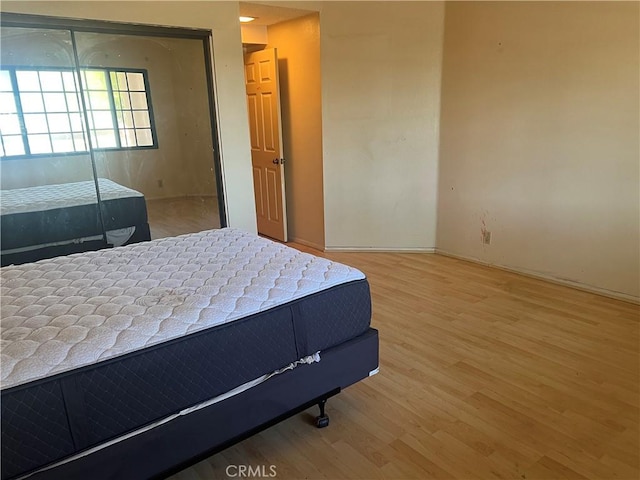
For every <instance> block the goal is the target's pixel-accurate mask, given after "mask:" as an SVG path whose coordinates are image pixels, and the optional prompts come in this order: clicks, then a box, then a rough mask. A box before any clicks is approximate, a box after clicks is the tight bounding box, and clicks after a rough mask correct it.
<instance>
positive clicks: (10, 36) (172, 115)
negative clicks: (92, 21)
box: [0, 28, 216, 198]
mask: <svg viewBox="0 0 640 480" xmlns="http://www.w3.org/2000/svg"><path fill="white" fill-rule="evenodd" d="M52 35H53V36H54V37H56V38H59V41H57V42H53V41H51V37H52ZM2 38H3V43H2V50H1V51H0V53H1V58H2V60H1V61H2V63H3V64H7V65H14V66H18V65H19V66H45V67H52V66H65V67H71V66H72V65H73V64H74V63H75V62H74V61H73V54H72V53H71V45H70V42H69V39H70V34H69V33H68V32H64V31H47V32H46V37H43V33H42V31H37V30H32V29H26V30H25V29H13V28H5V29H3V30H2ZM65 39H66V40H67V41H66V42H65V41H64V40H65ZM76 41H77V45H78V56H79V60H80V65H81V66H95V67H114V68H144V69H145V70H147V74H148V79H149V87H150V93H151V100H152V105H153V113H154V118H155V126H156V135H157V138H158V148H157V149H145V150H118V151H97V152H96V154H95V158H96V166H97V172H98V176H100V177H104V178H110V179H112V180H114V181H116V182H118V183H120V184H122V185H125V186H128V187H130V188H134V189H136V190H139V191H141V192H142V193H144V194H145V196H146V197H147V198H162V197H179V196H188V195H215V193H216V188H215V175H214V173H213V154H212V151H213V146H212V137H211V129H210V119H209V108H208V97H207V84H206V76H205V66H204V58H203V48H202V42H200V41H199V40H192V39H173V38H159V37H139V36H135V37H133V36H126V35H110V34H94V33H85V32H79V33H77V34H76ZM92 177H93V175H92V171H91V163H90V158H89V156H88V155H81V156H79V155H68V156H56V157H49V158H34V159H29V160H14V161H6V162H3V164H2V182H1V184H2V188H21V187H28V186H34V185H43V184H53V183H65V182H71V181H78V180H86V179H90V178H92ZM159 182H161V183H162V185H163V186H162V187H160V186H159Z"/></svg>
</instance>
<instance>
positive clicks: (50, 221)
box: [0, 178, 148, 251]
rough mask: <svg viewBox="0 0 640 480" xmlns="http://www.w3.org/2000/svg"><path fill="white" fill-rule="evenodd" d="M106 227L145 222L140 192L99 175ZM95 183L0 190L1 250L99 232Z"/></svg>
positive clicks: (100, 226)
mask: <svg viewBox="0 0 640 480" xmlns="http://www.w3.org/2000/svg"><path fill="white" fill-rule="evenodd" d="M98 183H99V186H100V199H101V205H102V212H101V213H102V218H103V221H104V227H105V230H107V231H110V230H119V229H123V228H126V227H132V226H140V228H144V226H147V228H148V224H147V221H148V219H147V208H146V202H145V199H144V196H143V195H142V193H140V192H138V191H136V190H132V189H130V188H127V187H124V186H122V185H119V184H117V183H115V182H112V181H111V180H108V179H104V178H100V179H98ZM99 213H100V212H99V211H98V203H97V195H96V190H95V184H94V182H93V181H86V182H73V183H66V184H61V185H43V186H38V187H28V188H17V189H12V190H2V191H0V222H1V225H0V236H1V238H0V241H1V244H2V249H3V251H9V250H14V249H24V248H25V247H30V246H40V245H46V244H51V243H59V242H68V241H71V240H76V241H77V240H79V239H84V238H88V237H92V236H95V235H100V234H102V225H101V223H100V216H99Z"/></svg>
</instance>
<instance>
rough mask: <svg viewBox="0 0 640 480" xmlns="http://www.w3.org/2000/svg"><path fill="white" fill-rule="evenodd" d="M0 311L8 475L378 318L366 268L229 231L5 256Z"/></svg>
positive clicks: (210, 393)
mask: <svg viewBox="0 0 640 480" xmlns="http://www.w3.org/2000/svg"><path fill="white" fill-rule="evenodd" d="M0 308H1V310H0V312H1V322H2V340H1V341H2V344H1V347H2V358H1V360H2V364H1V368H0V370H1V372H0V378H1V381H2V418H3V425H2V458H3V464H2V478H3V479H4V478H11V477H14V476H18V475H21V474H23V473H26V472H29V471H30V470H33V469H34V468H37V467H39V466H42V465H45V464H48V463H51V462H55V461H58V460H60V459H62V458H64V457H66V456H69V455H72V454H74V453H77V452H79V451H82V450H83V449H86V448H89V447H92V446H94V445H97V444H100V443H101V442H105V441H107V440H109V439H112V438H115V437H117V436H118V435H122V434H125V433H127V432H130V431H133V430H135V429H137V428H140V427H141V426H144V425H147V424H150V423H152V422H154V421H157V420H158V419H161V418H163V417H164V416H166V415H170V414H171V413H174V412H176V411H180V410H181V409H184V408H186V407H189V406H191V405H196V404H197V403H199V402H202V401H203V400H206V399H208V398H213V397H215V396H217V395H220V394H222V393H224V392H226V391H228V390H231V389H233V388H236V387H237V386H239V385H242V384H244V383H246V382H248V381H250V380H253V379H255V378H257V377H259V376H260V375H264V374H267V373H270V372H272V371H274V370H277V369H278V368H281V367H283V366H285V365H288V364H290V363H291V362H295V361H296V360H298V359H300V358H302V357H305V356H307V355H312V354H313V353H315V352H317V351H322V350H324V349H326V348H330V347H331V346H334V345H339V344H340V343H342V342H344V341H347V340H349V339H351V338H355V337H357V336H358V335H361V334H362V333H364V332H365V331H367V329H368V328H369V324H370V319H371V303H370V296H369V287H368V284H367V281H366V278H365V277H364V275H363V274H362V272H360V271H358V270H356V269H354V268H351V267H348V266H345V265H342V264H339V263H335V262H331V261H329V260H326V259H322V258H319V257H315V256H312V255H309V254H305V253H301V252H299V251H297V250H294V249H291V248H289V247H286V246H284V245H281V244H277V243H275V242H272V241H269V240H266V239H262V238H260V237H257V236H255V235H251V234H247V233H244V232H242V231H239V230H236V229H230V228H227V229H221V230H212V231H207V232H201V233H197V234H189V235H183V236H181V237H175V238H167V239H160V240H154V241H151V242H145V243H142V244H136V245H129V246H125V247H120V248H116V249H112V250H103V251H101V252H89V253H84V254H77V255H72V256H69V257H65V258H56V259H52V260H45V261H40V262H37V263H33V264H26V265H19V266H11V267H5V268H3V269H2V303H1V306H0ZM18 445H19V447H18Z"/></svg>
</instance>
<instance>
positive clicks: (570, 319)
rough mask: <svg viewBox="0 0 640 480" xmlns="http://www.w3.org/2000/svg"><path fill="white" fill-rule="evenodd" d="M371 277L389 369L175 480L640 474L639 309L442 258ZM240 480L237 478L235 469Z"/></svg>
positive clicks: (373, 272) (397, 257) (383, 264)
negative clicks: (249, 474)
mask: <svg viewBox="0 0 640 480" xmlns="http://www.w3.org/2000/svg"><path fill="white" fill-rule="evenodd" d="M292 246H294V247H296V248H300V249H302V250H306V251H310V252H312V253H316V254H318V255H321V256H326V257H327V258H330V259H332V260H336V261H340V262H343V263H348V264H350V265H353V266H355V267H357V268H360V269H361V270H362V271H364V272H365V273H366V274H367V276H368V278H369V282H370V284H371V291H372V300H373V320H372V325H373V326H374V327H375V328H377V329H379V331H380V373H379V374H378V375H376V376H374V377H371V378H368V379H366V380H364V381H362V382H359V383H358V384H356V385H354V386H352V387H350V388H348V389H346V390H344V391H343V392H342V393H341V394H340V395H338V396H337V397H334V398H332V399H330V400H329V402H328V404H327V408H328V410H327V413H328V414H329V415H330V417H331V425H330V426H329V427H328V428H325V429H320V430H319V429H316V428H315V427H314V426H312V425H311V422H312V420H313V418H314V417H315V415H317V411H316V409H309V410H308V411H307V412H305V413H303V414H300V415H296V416H294V417H292V418H290V419H289V420H286V421H284V422H283V423H281V424H278V425H276V426H274V427H272V428H270V429H268V430H266V431H264V432H263V433H261V434H259V435H256V436H254V437H251V438H250V439H248V440H246V441H244V442H242V443H240V444H238V445H236V446H234V447H232V448H230V449H228V450H225V451H224V452H222V453H220V454H218V455H215V456H212V457H210V458H209V459H207V460H205V461H202V462H200V463H199V464H197V465H195V466H192V467H190V468H188V469H186V470H184V471H182V472H180V473H178V474H177V475H175V476H174V477H172V478H173V479H174V480H187V479H189V480H191V479H194V480H195V479H214V478H216V479H224V478H240V477H238V476H237V472H238V470H237V469H235V470H234V469H233V467H232V469H231V470H229V471H228V472H227V467H228V466H230V465H235V466H239V465H246V466H247V467H248V466H251V467H253V468H256V467H261V468H264V469H265V470H264V472H263V473H265V474H266V475H267V476H268V475H269V474H270V473H272V472H273V471H272V470H270V467H271V466H272V465H273V466H274V467H275V472H276V477H274V478H278V479H316V478H317V479H321V478H325V479H347V478H349V479H378V478H380V479H410V478H411V479H425V478H455V479H473V478H479V479H490V478H505V479H516V480H532V479H560V478H571V479H573V478H590V479H629V480H631V479H633V480H635V479H638V478H640V468H639V448H640V447H639V429H638V427H639V423H640V415H639V402H640V397H639V392H638V389H639V377H640V370H639V369H640V355H639V334H640V332H639V324H640V322H639V317H640V307H638V306H637V305H632V304H628V303H624V302H620V301H615V300H611V299H608V298H605V297H601V296H597V295H593V294H590V293H585V292H581V291H578V290H574V289H570V288H566V287H561V286H558V285H554V284H550V283H546V282H543V281H539V280H535V279H532V278H528V277H524V276H519V275H516V274H513V273H508V272H504V271H501V270H496V269H492V268H489V267H484V266H480V265H475V264H472V263H468V262H464V261H461V260H456V259H452V258H448V257H443V256H439V255H433V254H393V253H331V254H323V253H320V252H315V251H313V250H311V249H309V248H307V247H303V246H301V245H292ZM227 473H230V474H232V475H234V474H235V475H236V476H235V477H230V476H228V475H227Z"/></svg>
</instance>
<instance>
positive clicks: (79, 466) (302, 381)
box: [28, 328, 378, 480]
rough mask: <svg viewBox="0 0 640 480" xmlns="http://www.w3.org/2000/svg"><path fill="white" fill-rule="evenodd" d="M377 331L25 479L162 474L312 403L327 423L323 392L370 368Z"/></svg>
mask: <svg viewBox="0 0 640 480" xmlns="http://www.w3.org/2000/svg"><path fill="white" fill-rule="evenodd" d="M377 368H378V332H377V330H375V329H372V328H371V329H369V330H368V331H367V332H365V333H364V334H362V335H360V336H359V337H356V338H354V339H351V340H349V341H347V342H344V343H343V344H341V345H338V346H335V347H332V348H330V349H327V350H326V351H324V352H321V361H320V362H318V363H313V364H309V365H301V366H299V367H297V368H295V369H293V370H290V371H287V372H285V373H283V374H280V375H276V376H274V377H272V378H270V379H269V380H267V381H266V382H264V383H262V384H259V385H257V386H255V387H253V388H251V389H249V390H246V391H244V392H242V393H240V394H238V395H236V396H234V397H231V398H228V399H226V400H223V401H221V402H219V403H216V404H213V405H211V406H209V407H207V408H204V409H202V410H198V411H195V412H193V413H190V414H188V415H186V416H183V417H179V418H177V419H176V420H174V421H172V422H169V423H167V424H164V425H162V426H159V427H157V428H154V429H151V430H149V431H147V432H144V433H141V434H139V435H136V436H134V437H131V438H129V439H127V440H123V441H121V442H119V443H116V444H113V445H111V446H109V447H106V448H103V449H102V450H98V451H96V452H93V453H91V454H89V455H87V456H85V457H81V458H79V459H77V460H74V461H72V462H69V463H66V464H63V465H60V466H58V467H55V468H52V469H50V470H46V471H42V472H40V473H37V474H35V475H32V476H30V477H28V478H31V479H34V480H57V479H59V480H75V479H77V480H86V479H88V478H90V479H92V480H107V479H123V478H140V479H142V478H165V477H167V476H169V475H171V474H173V473H176V472H178V471H180V470H182V469H184V468H186V467H188V466H190V465H192V464H194V463H196V462H198V461H200V460H203V459H204V458H207V457H208V456H210V455H212V454H214V453H217V452H219V451H221V450H223V449H225V448H228V447H229V446H231V445H233V444H235V443H237V442H239V441H242V440H244V439H246V438H248V437H249V436H251V435H254V434H255V433H258V432H260V431H262V430H264V429H266V428H268V427H270V426H272V425H274V424H276V423H278V422H280V421H282V420H284V419H286V418H288V417H290V416H292V415H294V414H296V413H299V412H301V411H302V410H305V409H307V408H309V407H311V406H313V405H316V404H317V405H318V406H319V407H320V415H319V416H318V417H317V418H316V426H317V427H325V426H327V425H328V424H329V417H328V416H327V415H326V414H325V412H324V405H325V403H326V401H327V399H328V398H330V397H332V396H333V395H336V394H338V393H339V392H340V391H341V390H342V389H344V388H346V387H348V386H349V385H352V384H354V383H356V382H358V381H360V380H362V379H365V378H367V377H369V376H370V375H372V374H374V373H376V372H377Z"/></svg>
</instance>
